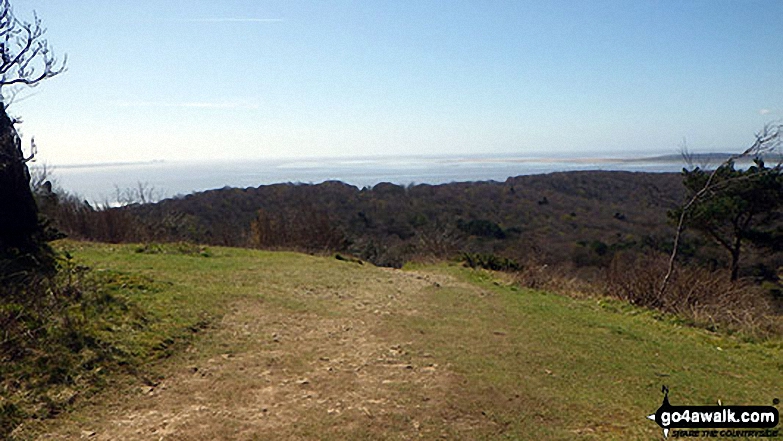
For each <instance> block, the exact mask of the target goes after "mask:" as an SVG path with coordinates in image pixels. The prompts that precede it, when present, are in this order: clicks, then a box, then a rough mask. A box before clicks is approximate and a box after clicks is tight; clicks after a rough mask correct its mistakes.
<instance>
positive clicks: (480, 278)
mask: <svg viewBox="0 0 783 441" xmlns="http://www.w3.org/2000/svg"><path fill="white" fill-rule="evenodd" d="M58 246H59V248H61V249H67V250H68V251H69V252H70V253H72V254H73V255H74V256H75V260H76V262H77V263H78V264H80V265H85V266H88V267H90V268H92V270H91V273H92V274H93V276H94V277H96V280H97V281H98V282H100V283H101V284H102V286H103V289H104V290H107V291H108V292H110V293H113V294H114V295H116V296H121V297H122V298H125V299H127V302H125V303H123V304H127V305H129V306H128V307H127V308H125V309H123V308H116V309H113V310H111V315H113V316H115V318H117V319H116V320H109V322H111V323H114V325H111V326H107V327H105V328H103V329H100V330H99V331H96V333H97V334H96V335H98V336H99V337H100V339H101V340H102V341H105V342H107V344H109V345H111V346H112V347H114V348H120V349H121V350H122V353H123V354H125V355H123V356H122V357H123V358H122V360H123V362H124V363H126V364H128V365H130V367H131V368H132V369H130V370H135V372H136V375H137V376H139V377H142V378H146V377H149V376H161V377H165V376H166V375H167V372H168V371H169V370H171V369H172V368H173V367H172V366H179V365H182V364H184V363H190V362H193V359H192V358H187V357H184V356H183V357H180V356H179V354H182V353H183V352H184V349H185V347H186V346H188V345H195V346H196V347H198V348H200V350H201V351H202V352H203V353H205V354H217V353H220V352H241V351H246V350H256V351H258V350H262V349H264V348H267V347H273V346H274V344H273V343H269V342H266V343H263V344H261V343H255V342H253V341H251V340H247V341H245V340H242V341H241V342H240V343H237V342H228V341H221V340H220V339H219V337H218V336H217V335H218V334H216V332H215V331H213V328H215V327H217V326H218V324H219V323H220V320H221V317H223V316H224V315H226V314H231V308H232V307H235V305H237V304H241V302H242V301H243V300H244V301H254V302H262V304H263V305H265V306H264V307H265V308H268V310H269V312H270V314H271V313H275V314H299V315H302V316H312V317H319V318H324V319H339V318H345V317H355V316H351V314H357V313H356V312H355V308H354V305H353V304H352V303H351V302H352V301H353V299H352V298H351V293H352V292H357V290H362V289H365V290H370V291H372V292H376V291H377V292H378V293H381V292H382V293H383V295H384V296H385V295H386V293H387V291H388V292H390V293H391V292H394V289H396V285H395V283H396V282H395V281H399V280H401V279H397V278H396V277H399V276H400V273H389V272H388V270H381V269H377V268H374V267H372V266H370V265H363V266H362V265H358V264H355V263H350V262H342V261H338V260H336V259H334V258H322V257H313V256H306V255H302V254H296V253H282V252H281V253H271V252H260V251H253V250H243V249H228V248H210V249H208V250H205V249H198V248H196V249H191V248H188V247H184V248H183V247H182V246H179V245H162V246H156V247H153V248H150V247H139V246H133V245H101V244H86V243H76V242H63V243H61V244H59V245H58ZM409 270H410V271H415V272H416V274H420V275H423V276H431V277H434V278H441V279H443V280H447V281H449V282H448V283H446V282H444V283H441V284H439V285H434V284H430V285H427V286H426V287H424V288H421V287H419V288H416V289H415V290H413V288H404V289H406V290H407V291H405V292H404V293H401V294H400V295H401V296H402V295H404V296H406V299H407V300H406V301H407V302H408V304H406V305H405V308H406V313H392V314H389V315H383V316H377V317H376V316H372V317H376V318H375V319H374V321H373V322H372V324H371V328H372V332H373V333H374V334H375V335H377V336H379V338H383V339H384V340H388V341H394V342H406V345H408V346H409V348H408V351H409V352H410V353H412V354H418V355H417V356H420V357H423V356H421V354H425V353H426V354H431V355H428V356H429V357H431V359H430V358H427V360H435V361H436V362H437V363H438V364H439V366H440V368H439V369H446V370H447V371H448V372H449V373H450V374H449V375H450V377H449V378H450V380H449V382H448V383H447V387H446V386H443V390H442V394H441V395H440V396H439V398H438V399H439V400H440V402H438V403H437V406H433V407H432V408H427V409H418V408H417V407H415V406H418V403H414V402H413V398H411V399H410V403H409V404H410V409H407V411H406V412H407V413H403V414H400V413H395V414H393V415H391V416H389V417H388V418H386V419H381V418H379V417H378V418H376V419H375V420H374V422H371V423H368V424H353V425H350V424H343V425H341V426H339V427H334V426H333V425H332V424H333V423H334V419H330V418H319V417H317V416H315V415H314V414H313V415H310V414H307V415H302V416H301V419H300V420H299V421H298V422H297V424H296V425H295V426H292V428H289V431H290V432H288V433H290V434H292V436H299V437H311V438H322V437H323V436H326V437H327V438H329V437H330V436H331V437H332V439H340V438H345V437H348V438H353V439H361V438H366V439H375V438H377V437H378V436H384V437H388V438H404V436H403V435H402V434H404V433H407V432H405V430H408V429H406V428H409V427H410V425H411V424H412V421H413V420H414V419H417V421H418V422H420V423H421V425H422V427H426V428H428V432H427V433H431V434H445V435H446V436H447V437H449V438H462V439H536V438H538V439H573V438H574V437H585V438H595V439H656V438H658V437H660V430H659V428H658V427H657V426H656V425H655V424H654V423H653V422H651V421H649V420H647V419H646V418H645V417H646V415H648V414H650V413H653V412H654V411H655V410H656V409H657V407H658V406H659V405H660V403H661V399H662V395H661V392H660V390H661V386H662V385H664V384H665V385H667V386H668V387H669V389H670V391H671V392H670V400H671V402H672V404H675V405H678V404H694V405H700V404H714V403H716V401H717V400H721V401H722V402H723V403H725V404H764V405H768V404H771V402H772V400H773V398H783V386H781V378H783V344H782V343H781V341H780V340H779V339H777V340H775V339H773V340H768V341H765V342H757V343H753V342H743V341H742V340H740V339H738V338H735V337H731V336H725V335H718V334H713V333H710V332H708V331H706V330H702V329H696V328H690V327H687V326H682V325H680V324H678V323H676V322H675V321H672V320H668V319H662V318H661V317H658V316H657V315H656V314H654V313H652V312H649V311H645V310H641V309H638V308H635V307H632V306H629V305H625V304H622V303H620V302H617V301H613V300H596V299H572V298H568V297H563V296H559V295H555V294H549V293H545V292H537V291H531V290H526V289H520V288H518V287H516V286H511V285H506V284H504V283H502V282H499V281H497V280H495V278H494V277H495V276H494V275H493V274H492V273H489V272H486V271H483V270H470V269H466V268H463V267H461V266H458V265H454V264H452V265H447V264H442V265H436V266H416V267H411V268H410V269H409ZM387 279H388V281H387ZM439 280H440V279H439ZM370 281H373V282H372V283H370ZM385 286H387V288H384V287H385ZM400 286H402V285H400ZM400 289H402V288H400ZM336 293H339V294H345V297H338V296H336V295H334V294H336ZM379 295H380V294H379ZM238 302H239V303H238ZM120 317H124V318H122V319H120ZM202 329H206V332H201V330H202ZM202 334H206V335H207V336H209V337H201V335H202ZM254 345H255V346H254ZM253 348H255V349H253ZM318 354H319V352H318V349H317V348H316V349H313V350H312V351H310V352H307V353H302V354H287V355H286V356H285V357H281V359H283V360H288V361H286V363H290V364H289V367H290V369H291V370H292V371H297V370H303V369H306V368H307V363H306V362H305V361H306V360H308V359H311V358H312V359H317V358H318ZM172 355H174V357H171V360H173V361H170V362H169V361H167V362H166V363H169V364H166V363H162V364H157V365H156V364H153V365H151V366H148V365H147V363H148V362H149V361H154V360H161V359H165V358H166V357H169V356H172ZM204 356H205V357H206V356H207V355H204ZM193 357H195V356H193ZM417 360H418V361H422V360H423V358H419V359H416V360H414V361H417ZM117 372H118V371H117V370H116V369H115V370H114V371H111V372H110V373H109V374H106V375H110V376H116V375H118V374H117ZM112 378H115V377H112ZM131 381H133V380H131ZM115 390H119V391H122V390H123V389H122V388H121V387H119V386H117V387H115ZM396 392H397V393H398V394H400V396H402V397H405V396H410V397H418V396H419V394H421V393H422V392H421V391H420V390H417V389H416V387H415V386H413V385H406V384H400V385H399V386H397V389H396ZM131 398H132V397H131ZM76 406H77V408H78V407H79V404H78V401H77V405H76ZM61 418H65V419H68V418H73V419H74V420H79V419H80V418H86V417H85V416H84V415H81V416H80V414H79V413H78V412H77V413H76V414H75V415H74V416H67V415H66V416H64V417H61ZM373 424H375V425H373Z"/></svg>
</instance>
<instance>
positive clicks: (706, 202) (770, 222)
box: [670, 157, 783, 280]
mask: <svg viewBox="0 0 783 441" xmlns="http://www.w3.org/2000/svg"><path fill="white" fill-rule="evenodd" d="M683 184H684V185H685V187H686V188H687V189H688V191H689V192H690V193H691V194H697V193H699V192H703V193H702V195H701V197H700V198H698V199H697V200H696V201H695V203H693V204H692V205H691V206H690V209H689V210H687V212H686V213H685V217H684V221H685V225H686V226H687V227H690V228H692V229H694V230H697V231H699V232H700V233H702V234H704V235H705V236H707V237H708V238H710V239H711V240H714V241H715V242H716V243H717V244H719V245H720V246H721V247H723V248H724V249H726V251H727V252H728V253H729V256H730V264H729V269H730V271H731V280H736V279H737V278H738V277H739V268H740V266H739V264H740V256H741V253H742V249H743V246H744V245H745V244H750V245H753V246H757V247H767V248H769V247H772V248H775V247H779V242H780V240H781V236H782V233H781V228H780V220H781V210H782V209H783V169H782V168H781V165H780V164H778V165H776V166H774V167H768V166H766V164H765V163H764V161H763V159H761V158H760V157H757V158H755V160H754V162H753V165H752V166H750V167H748V168H747V169H737V168H736V167H735V163H734V161H728V162H726V163H724V164H722V165H721V166H720V167H718V169H717V170H715V171H714V173H713V172H708V171H705V170H703V169H701V168H699V167H696V168H694V169H693V170H683ZM705 189H706V191H704V190H705ZM682 212H683V208H680V209H678V210H674V211H672V212H670V217H672V218H674V219H677V218H679V217H680V216H681V214H682ZM776 244H777V245H776Z"/></svg>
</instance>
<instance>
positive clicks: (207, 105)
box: [112, 101, 259, 110]
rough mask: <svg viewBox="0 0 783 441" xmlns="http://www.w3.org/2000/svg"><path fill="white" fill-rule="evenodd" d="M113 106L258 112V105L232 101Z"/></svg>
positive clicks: (129, 103) (129, 102) (133, 103)
mask: <svg viewBox="0 0 783 441" xmlns="http://www.w3.org/2000/svg"><path fill="white" fill-rule="evenodd" d="M112 104H114V105H115V106H118V107H158V108H160V107H166V108H185V109H236V110H256V109H258V108H259V106H258V104H248V103H240V102H232V101H217V102H211V101H183V102H173V101H115V102H113V103H112Z"/></svg>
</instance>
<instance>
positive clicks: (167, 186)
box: [48, 156, 684, 203]
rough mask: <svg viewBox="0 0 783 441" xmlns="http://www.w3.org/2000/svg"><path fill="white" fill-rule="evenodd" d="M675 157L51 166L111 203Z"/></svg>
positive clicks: (76, 189)
mask: <svg viewBox="0 0 783 441" xmlns="http://www.w3.org/2000/svg"><path fill="white" fill-rule="evenodd" d="M683 165H684V164H683V162H682V161H681V160H676V159H658V160H651V159H633V158H620V159H611V158H598V157H592V158H591V157H588V158H565V157H563V158H524V157H510V156H505V157H503V156H493V157H415V158H414V157H408V158H399V157H397V158H393V157H383V158H357V159H346V158H326V159H288V160H285V159H276V160H249V161H248V160H246V161H212V162H184V161H183V162H160V161H158V162H150V163H138V164H104V165H71V166H49V167H48V169H49V172H50V174H51V176H52V177H53V178H54V181H56V183H57V184H58V185H59V186H60V187H62V188H64V189H65V190H67V191H69V192H71V193H75V194H78V195H80V196H81V197H82V198H84V199H86V200H89V201H92V202H98V203H107V202H108V203H113V202H114V201H115V200H116V195H117V190H118V189H120V190H123V189H128V188H135V187H138V185H139V183H142V184H144V185H145V186H147V187H148V188H153V189H154V192H155V193H156V194H157V196H158V197H161V198H165V197H172V196H177V195H185V194H189V193H193V192H197V191H203V190H209V189H215V188H222V187H226V186H228V187H239V188H245V187H258V186H259V185H265V184H273V183H279V182H299V183H319V182H323V181H327V180H339V181H342V182H345V183H348V184H351V185H355V186H357V187H365V186H373V185H375V184H377V183H379V182H391V183H395V184H402V185H408V184H411V183H416V184H420V183H427V184H441V183H449V182H461V181H487V180H495V181H505V180H506V179H507V178H508V177H510V176H519V175H529V174H538V173H550V172H556V171H571V170H626V171H645V172H677V171H680V170H682V167H683Z"/></svg>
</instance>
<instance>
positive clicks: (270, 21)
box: [176, 17, 284, 23]
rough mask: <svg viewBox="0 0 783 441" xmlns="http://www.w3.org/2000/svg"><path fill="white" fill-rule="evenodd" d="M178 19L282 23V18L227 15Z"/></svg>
mask: <svg viewBox="0 0 783 441" xmlns="http://www.w3.org/2000/svg"><path fill="white" fill-rule="evenodd" d="M176 21H179V22H183V23H280V22H282V21H284V20H283V19H282V18H249V17H227V18H182V19H178V20H176Z"/></svg>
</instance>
